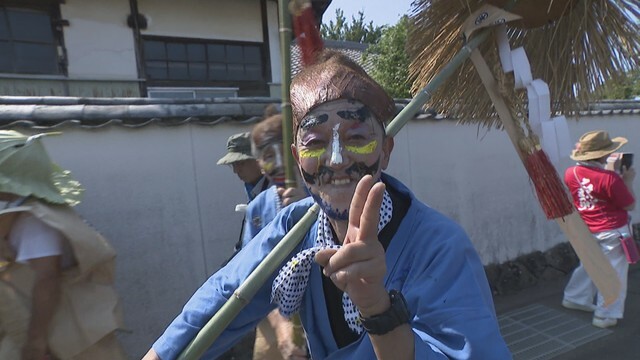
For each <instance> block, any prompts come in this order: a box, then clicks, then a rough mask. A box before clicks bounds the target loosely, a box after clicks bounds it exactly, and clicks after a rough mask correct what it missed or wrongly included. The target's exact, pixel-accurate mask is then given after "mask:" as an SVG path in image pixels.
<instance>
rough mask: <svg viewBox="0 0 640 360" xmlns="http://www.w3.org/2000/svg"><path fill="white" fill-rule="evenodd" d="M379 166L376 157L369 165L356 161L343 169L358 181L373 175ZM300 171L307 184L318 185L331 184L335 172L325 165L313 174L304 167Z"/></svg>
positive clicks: (352, 178)
mask: <svg viewBox="0 0 640 360" xmlns="http://www.w3.org/2000/svg"><path fill="white" fill-rule="evenodd" d="M379 168H380V159H378V160H377V161H376V162H375V163H373V164H372V165H371V166H367V164H365V163H363V162H357V163H354V164H353V165H351V166H349V167H348V168H347V169H346V170H345V173H346V174H347V175H349V177H350V178H351V180H353V181H359V180H360V179H362V178H363V177H364V176H365V175H374V174H375V173H377V172H378V169H379ZM300 171H301V172H302V177H303V178H304V181H305V182H306V183H307V184H309V185H318V186H321V185H327V184H331V180H333V175H334V174H335V172H334V171H333V170H331V168H329V167H327V166H320V167H319V168H318V172H317V173H315V174H309V173H308V172H306V171H304V169H302V168H301V169H300Z"/></svg>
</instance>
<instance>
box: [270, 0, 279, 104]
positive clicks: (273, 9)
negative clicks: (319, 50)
mask: <svg viewBox="0 0 640 360" xmlns="http://www.w3.org/2000/svg"><path fill="white" fill-rule="evenodd" d="M267 26H268V29H269V58H270V59H271V82H272V83H273V84H278V85H279V84H282V68H281V67H280V64H281V63H282V57H281V55H280V53H281V52H280V30H279V29H280V23H279V18H278V2H277V1H267ZM271 95H272V96H274V95H275V96H276V97H280V96H281V95H280V94H271Z"/></svg>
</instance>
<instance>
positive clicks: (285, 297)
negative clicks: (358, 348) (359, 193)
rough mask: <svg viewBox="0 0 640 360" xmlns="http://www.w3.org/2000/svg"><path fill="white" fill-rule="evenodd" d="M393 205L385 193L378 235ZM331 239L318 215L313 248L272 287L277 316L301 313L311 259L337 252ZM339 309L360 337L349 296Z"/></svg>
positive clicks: (296, 259)
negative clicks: (334, 250) (322, 251)
mask: <svg viewBox="0 0 640 360" xmlns="http://www.w3.org/2000/svg"><path fill="white" fill-rule="evenodd" d="M392 213H393V204H392V202H391V197H390V196H389V193H388V192H387V191H386V190H385V192H384V196H383V199H382V206H381V207H380V222H379V223H378V233H380V231H381V230H382V229H383V228H384V227H385V225H387V224H388V223H389V221H391V215H392ZM339 248H340V245H337V244H336V242H335V240H334V238H333V231H331V225H330V224H329V217H328V216H327V214H325V212H324V211H320V214H319V215H318V235H317V236H316V241H315V244H314V247H312V248H309V249H305V250H302V251H301V252H299V253H298V254H297V255H296V256H294V257H293V258H292V259H291V260H289V262H288V263H287V264H286V265H285V266H284V267H282V269H280V272H279V273H278V276H277V277H276V279H275V280H274V282H273V285H272V286H271V302H272V303H274V304H277V305H278V308H279V309H280V313H281V314H282V315H283V316H284V317H287V318H288V317H290V316H291V315H293V314H294V313H296V312H297V311H298V310H299V309H300V304H301V303H302V296H303V295H304V292H305V290H306V288H307V283H308V282H309V273H310V271H311V265H312V264H313V262H314V257H315V255H316V254H317V253H318V251H320V250H323V249H339ZM342 309H343V311H344V318H345V320H346V321H347V324H348V325H349V328H350V329H351V330H352V331H354V332H356V333H358V334H361V333H362V331H363V328H362V325H360V322H359V320H358V309H356V307H355V305H353V303H352V302H351V299H350V298H349V295H347V293H343V296H342Z"/></svg>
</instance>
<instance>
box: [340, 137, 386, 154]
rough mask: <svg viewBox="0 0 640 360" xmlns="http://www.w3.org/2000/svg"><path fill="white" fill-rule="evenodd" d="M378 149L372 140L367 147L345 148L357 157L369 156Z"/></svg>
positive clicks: (376, 143)
mask: <svg viewBox="0 0 640 360" xmlns="http://www.w3.org/2000/svg"><path fill="white" fill-rule="evenodd" d="M377 147H378V141H377V140H373V141H371V142H370V143H368V144H367V145H363V146H345V148H346V149H347V151H349V152H352V153H354V154H358V155H369V154H371V153H373V151H374V150H375V149H376V148H377Z"/></svg>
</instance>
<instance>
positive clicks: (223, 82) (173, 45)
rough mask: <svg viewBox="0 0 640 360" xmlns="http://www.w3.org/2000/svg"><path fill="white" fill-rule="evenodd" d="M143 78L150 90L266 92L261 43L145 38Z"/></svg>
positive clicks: (143, 40)
mask: <svg viewBox="0 0 640 360" xmlns="http://www.w3.org/2000/svg"><path fill="white" fill-rule="evenodd" d="M142 43H143V54H144V64H145V66H144V67H145V74H146V78H147V83H148V84H149V85H152V86H218V87H229V86H234V87H238V88H239V89H240V93H243V92H245V93H247V92H256V91H257V90H260V89H266V87H267V86H266V85H267V84H266V80H265V75H264V70H263V65H264V59H263V56H264V54H263V45H262V44H261V43H249V42H230V41H211V40H198V39H184V38H166V37H155V36H144V37H143V38H142Z"/></svg>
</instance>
